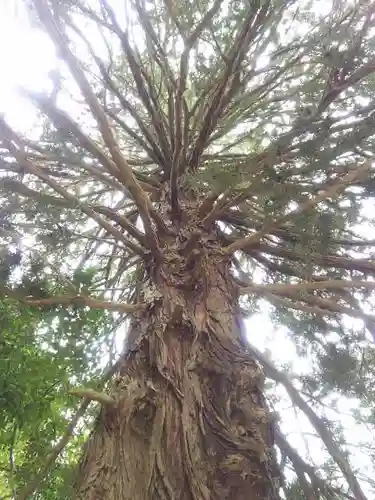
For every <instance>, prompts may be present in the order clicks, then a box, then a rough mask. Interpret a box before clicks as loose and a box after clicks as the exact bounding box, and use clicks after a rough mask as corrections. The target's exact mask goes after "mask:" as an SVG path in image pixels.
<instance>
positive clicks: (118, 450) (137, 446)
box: [76, 235, 279, 500]
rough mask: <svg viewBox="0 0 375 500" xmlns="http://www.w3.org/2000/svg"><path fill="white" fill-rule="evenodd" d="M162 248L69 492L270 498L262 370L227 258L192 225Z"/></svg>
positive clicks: (105, 496) (274, 486)
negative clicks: (251, 351)
mask: <svg viewBox="0 0 375 500" xmlns="http://www.w3.org/2000/svg"><path fill="white" fill-rule="evenodd" d="M189 241H190V243H189ZM198 241H199V243H198ZM189 247H190V248H189ZM193 247H194V248H193ZM164 255H165V258H164V262H163V263H162V264H160V265H159V266H157V271H155V269H156V267H155V268H154V271H153V273H151V274H152V282H153V284H152V286H151V287H150V288H149V289H144V290H143V295H144V297H143V298H144V299H146V298H147V296H149V297H150V296H151V297H153V299H152V303H151V305H150V307H149V308H148V309H147V310H146V311H143V312H142V313H140V314H139V316H138V317H137V318H136V319H135V321H134V324H133V327H132V331H131V332H130V339H131V345H130V347H129V349H128V350H127V353H126V356H125V357H124V360H123V363H122V366H121V369H120V371H119V373H118V376H117V377H116V380H115V381H114V382H113V387H112V392H111V396H112V397H113V398H114V399H115V400H116V405H115V406H113V407H110V406H109V407H103V408H102V410H101V413H100V415H99V418H98V421H97V424H96V426H95V428H94V430H93V432H92V435H91V437H90V439H89V441H88V443H87V446H86V450H85V454H84V457H83V460H82V463H81V467H80V470H79V477H78V484H77V494H76V498H79V499H82V500H94V499H95V500H99V499H101V500H151V499H153V500H157V499H163V500H166V499H168V500H177V499H179V500H180V499H181V500H193V499H194V500H205V499H210V500H216V499H217V500H219V499H220V500H225V499H236V500H242V499H245V498H246V499H251V500H266V499H268V500H276V499H278V498H279V496H278V477H277V475H278V474H277V466H276V462H275V457H274V451H273V432H272V428H273V423H272V419H271V414H270V412H269V410H268V408H267V406H266V403H265V399H264V397H263V394H262V390H263V382H264V375H263V372H262V370H261V369H260V368H259V366H258V365H257V363H256V362H255V361H253V360H251V359H250V357H249V356H248V354H247V352H246V345H245V342H244V340H243V328H242V327H241V320H240V317H239V315H238V309H237V306H236V304H237V295H236V287H235V285H234V283H233V280H232V278H231V274H230V271H229V260H228V259H227V258H226V257H225V256H224V255H223V252H222V251H221V250H220V245H219V244H217V243H216V242H215V240H214V239H213V238H210V237H207V238H203V237H202V235H201V236H200V238H199V239H198V238H195V237H194V236H190V239H189V238H188V239H187V241H186V242H185V244H184V245H180V246H174V248H173V245H170V247H169V249H166V248H164ZM254 334H255V333H254Z"/></svg>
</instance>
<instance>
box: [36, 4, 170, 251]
mask: <svg viewBox="0 0 375 500" xmlns="http://www.w3.org/2000/svg"><path fill="white" fill-rule="evenodd" d="M33 3H34V6H35V8H36V11H37V13H38V15H39V17H40V20H41V21H42V22H43V24H44V26H45V28H46V31H47V32H48V34H49V35H50V37H51V39H52V40H53V42H54V43H55V45H56V47H57V48H58V49H59V52H60V53H61V56H62V57H63V59H64V60H65V61H66V63H67V65H68V67H69V69H70V71H71V73H72V76H73V77H74V79H75V81H76V82H77V84H78V86H79V87H80V90H81V92H82V94H83V96H84V97H85V99H86V102H87V104H88V105H89V108H90V110H91V112H92V114H93V116H94V117H95V119H96V121H97V123H98V127H99V130H100V132H101V135H102V137H103V140H104V142H105V144H106V146H107V147H108V150H109V152H110V153H111V156H112V158H113V161H114V162H115V164H116V166H117V169H116V171H112V173H113V175H115V176H116V177H118V178H119V179H121V180H122V181H123V182H124V184H125V186H126V187H127V189H128V190H129V191H130V193H131V194H132V196H133V199H134V201H135V203H136V204H137V207H138V209H139V213H140V216H141V218H142V221H143V224H144V227H145V231H146V234H147V236H148V238H147V242H148V244H149V246H150V248H151V250H152V251H153V253H154V255H155V257H156V258H158V259H160V258H161V251H160V248H159V245H158V240H157V236H156V233H155V231H154V229H153V227H152V224H151V219H150V216H151V215H153V216H154V220H155V222H156V221H158V222H160V217H159V216H155V213H154V209H153V207H152V204H151V202H150V199H149V197H148V195H147V193H145V192H144V191H143V190H142V188H141V187H140V185H139V183H138V181H137V179H136V178H135V176H134V174H133V172H132V169H131V167H130V166H129V164H128V163H127V161H126V160H125V158H124V156H123V154H122V153H121V151H120V148H119V145H118V143H117V141H116V139H115V136H114V134H113V131H112V129H111V127H110V124H109V122H108V119H107V117H106V115H105V112H104V110H103V108H102V107H101V105H100V103H99V101H98V99H97V97H96V96H95V94H94V92H93V90H92V88H91V86H90V84H89V82H88V80H87V78H86V76H85V73H84V71H83V69H82V66H81V64H80V62H79V61H78V60H77V58H76V57H75V56H74V55H73V53H72V52H71V50H70V49H69V43H68V40H67V39H66V36H65V35H64V34H63V33H62V32H61V30H60V29H59V27H58V26H57V25H56V23H55V20H54V18H53V15H52V13H51V11H50V8H49V6H48V4H47V2H46V0H33ZM162 226H163V228H164V225H162Z"/></svg>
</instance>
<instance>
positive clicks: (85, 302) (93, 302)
mask: <svg viewBox="0 0 375 500" xmlns="http://www.w3.org/2000/svg"><path fill="white" fill-rule="evenodd" d="M2 294H3V295H7V296H8V297H11V298H12V299H16V300H18V301H19V302H21V303H22V304H25V305H27V306H31V307H50V306H56V305H61V306H78V307H90V308H92V309H102V310H107V311H117V312H121V313H136V312H138V311H140V310H142V309H144V308H145V307H146V304H124V303H122V302H109V301H105V300H99V299H96V298H94V297H88V296H86V295H82V294H77V295H62V296H58V297H48V298H45V299H33V298H32V297H30V298H29V297H23V296H21V295H20V294H19V293H17V292H16V291H14V290H11V289H10V288H8V287H2V288H0V295H2Z"/></svg>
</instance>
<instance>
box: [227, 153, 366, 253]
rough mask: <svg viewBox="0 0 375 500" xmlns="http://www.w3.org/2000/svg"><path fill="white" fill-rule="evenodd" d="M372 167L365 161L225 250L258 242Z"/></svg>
mask: <svg viewBox="0 0 375 500" xmlns="http://www.w3.org/2000/svg"><path fill="white" fill-rule="evenodd" d="M371 167H372V163H371V161H365V162H364V163H363V164H362V165H361V166H360V167H358V168H356V169H354V170H352V171H351V172H349V173H347V174H346V175H345V176H344V177H343V178H342V179H340V181H339V182H336V183H335V184H333V185H332V186H331V187H329V188H328V189H327V190H326V191H323V192H322V193H320V194H318V195H317V196H315V197H313V198H311V199H309V200H307V201H306V202H305V203H303V204H302V205H300V206H299V207H298V208H296V209H295V210H293V211H292V212H289V213H287V214H285V215H282V216H281V217H278V218H276V220H274V221H270V222H269V223H268V224H266V223H265V224H264V226H263V229H261V230H260V231H258V232H256V233H254V234H252V235H250V236H246V237H245V238H241V239H239V240H237V241H235V242H234V243H232V244H231V245H229V246H228V247H227V248H226V250H225V251H226V253H233V252H236V251H237V250H243V249H246V248H249V247H250V246H252V245H254V244H257V243H258V242H259V241H260V240H261V239H262V238H263V237H264V236H265V235H266V234H267V233H269V232H270V231H272V230H273V229H275V228H277V227H279V226H280V225H281V224H284V223H285V222H287V221H288V220H290V219H291V218H293V217H295V216H296V215H300V214H302V213H304V212H306V211H308V210H310V209H311V208H313V207H314V206H316V205H317V204H319V203H321V202H322V201H324V200H326V199H327V198H334V197H336V196H338V194H339V192H340V191H341V190H343V189H345V188H346V187H347V186H348V185H350V184H351V183H352V182H353V181H354V180H356V179H358V178H360V177H362V176H364V175H366V174H367V173H368V171H369V170H370V169H371Z"/></svg>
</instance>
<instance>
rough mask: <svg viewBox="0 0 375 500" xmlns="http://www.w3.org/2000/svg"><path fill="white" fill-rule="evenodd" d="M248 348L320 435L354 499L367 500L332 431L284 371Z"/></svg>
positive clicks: (253, 348) (258, 352) (254, 348)
mask: <svg viewBox="0 0 375 500" xmlns="http://www.w3.org/2000/svg"><path fill="white" fill-rule="evenodd" d="M249 350H250V352H251V354H252V355H253V356H254V358H255V359H256V360H257V361H258V362H259V363H261V364H262V365H263V367H264V371H265V374H266V376H268V377H270V378H272V379H273V380H275V381H276V382H279V383H280V384H282V385H283V386H284V387H285V389H286V391H287V393H288V395H289V397H290V399H291V400H292V401H293V403H294V404H295V405H296V406H297V407H298V408H299V409H300V410H301V411H302V412H303V413H304V414H305V415H306V416H307V418H308V419H309V421H310V423H311V425H312V426H313V427H314V429H315V430H316V432H317V433H318V435H319V436H320V437H321V439H322V441H323V443H324V444H325V446H326V448H327V450H328V451H329V453H330V455H331V456H332V458H333V460H334V461H335V462H336V464H337V465H338V467H339V468H340V470H341V472H342V474H343V476H344V477H345V479H346V481H347V483H348V485H349V487H350V489H351V491H352V493H353V495H354V498H355V500H367V498H366V496H365V494H364V493H363V491H362V488H361V486H360V484H359V482H358V480H357V478H356V476H355V474H354V472H353V471H352V469H351V467H350V464H349V462H348V460H347V459H346V457H345V455H344V454H343V453H342V451H341V449H340V447H339V446H338V445H337V444H336V442H335V440H334V438H333V435H332V433H331V432H330V431H329V429H328V428H327V426H326V425H325V423H324V422H323V421H322V419H321V418H320V417H319V416H318V415H317V414H316V413H315V412H314V410H313V409H312V408H310V406H309V405H308V404H307V403H306V401H305V400H304V399H303V398H302V396H301V395H300V393H299V392H298V391H297V389H295V387H294V386H293V384H292V383H291V382H290V381H289V379H288V377H287V376H286V375H285V374H284V373H282V372H280V371H279V370H278V369H277V368H276V367H275V366H274V364H273V363H272V362H271V361H270V360H269V359H266V358H265V356H263V354H262V353H261V352H260V351H259V350H258V349H257V348H256V347H254V346H252V345H251V346H250V347H249Z"/></svg>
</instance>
